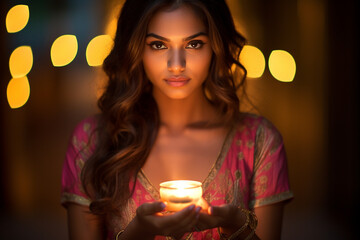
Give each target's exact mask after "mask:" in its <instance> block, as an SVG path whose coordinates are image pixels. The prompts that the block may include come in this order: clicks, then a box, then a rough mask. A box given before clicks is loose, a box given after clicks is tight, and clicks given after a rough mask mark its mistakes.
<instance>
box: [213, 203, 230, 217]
mask: <svg viewBox="0 0 360 240" xmlns="http://www.w3.org/2000/svg"><path fill="white" fill-rule="evenodd" d="M235 211H236V207H233V206H231V205H222V206H211V207H210V208H209V214H210V215H213V216H219V217H227V216H229V215H231V213H232V212H235Z"/></svg>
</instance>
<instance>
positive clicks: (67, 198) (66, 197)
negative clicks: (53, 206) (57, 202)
mask: <svg viewBox="0 0 360 240" xmlns="http://www.w3.org/2000/svg"><path fill="white" fill-rule="evenodd" d="M67 202H73V203H77V204H80V205H84V206H90V203H91V201H90V200H89V199H87V198H84V197H82V196H79V195H76V194H74V193H67V192H64V193H63V194H62V196H61V203H62V204H65V203H67Z"/></svg>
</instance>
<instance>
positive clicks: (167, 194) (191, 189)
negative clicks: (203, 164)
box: [160, 180, 202, 212]
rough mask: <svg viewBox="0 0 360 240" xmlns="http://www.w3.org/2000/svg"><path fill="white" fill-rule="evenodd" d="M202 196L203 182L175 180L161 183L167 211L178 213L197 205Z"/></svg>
mask: <svg viewBox="0 0 360 240" xmlns="http://www.w3.org/2000/svg"><path fill="white" fill-rule="evenodd" d="M201 196H202V187H201V182H197V181H187V180H175V181H168V182H162V183H160V197H161V200H162V201H163V202H165V204H166V210H167V211H170V212H177V211H180V210H181V209H183V208H185V207H187V206H190V205H191V204H195V205H196V204H197V202H198V201H199V200H200V198H201Z"/></svg>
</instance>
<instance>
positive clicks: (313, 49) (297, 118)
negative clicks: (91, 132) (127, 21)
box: [0, 0, 359, 240]
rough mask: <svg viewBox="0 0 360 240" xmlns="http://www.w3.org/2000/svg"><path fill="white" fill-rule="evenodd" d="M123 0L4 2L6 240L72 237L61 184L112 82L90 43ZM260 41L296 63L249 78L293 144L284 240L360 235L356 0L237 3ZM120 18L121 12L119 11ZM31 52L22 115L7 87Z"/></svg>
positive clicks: (251, 35) (236, 10) (0, 185)
mask: <svg viewBox="0 0 360 240" xmlns="http://www.w3.org/2000/svg"><path fill="white" fill-rule="evenodd" d="M122 2H123V1H122V0H117V1H115V0H107V1H100V0H71V1H70V0H53V1H40V0H37V1H31V0H29V1H17V0H14V1H6V0H5V1H1V3H0V11H1V19H0V20H1V21H0V23H1V24H0V29H1V33H0V34H1V35H0V47H1V62H0V159H1V160H0V197H1V198H0V211H1V214H0V238H1V239H8V240H11V239H29V240H32V239H54V240H56V239H59V240H60V239H67V227H66V212H65V210H64V209H63V208H62V207H61V205H60V178H61V168H62V162H63V159H64V156H65V152H66V147H67V143H68V141H69V138H70V135H71V132H72V130H73V127H74V126H75V124H76V123H77V122H78V121H80V120H81V119H82V118H84V117H86V116H88V115H90V114H92V113H94V112H96V111H97V109H96V99H97V97H98V95H99V92H100V91H101V86H102V83H103V81H104V75H103V73H102V71H101V67H90V66H89V65H88V64H87V61H86V58H85V50H86V47H87V44H88V43H89V41H90V40H91V39H92V38H94V37H95V36H97V35H100V34H104V33H105V32H106V31H107V30H106V29H107V26H109V24H110V22H111V20H112V19H113V18H114V17H115V16H116V13H115V14H114V9H118V8H117V6H118V4H119V3H122ZM227 2H228V3H229V5H230V7H231V10H232V12H233V15H234V17H235V20H236V24H237V26H238V27H239V30H241V31H242V32H243V33H244V35H245V36H246V37H247V39H248V41H249V44H251V45H253V46H256V47H258V48H259V49H260V50H261V51H262V52H263V54H264V56H265V59H266V60H267V59H268V57H269V55H270V53H271V51H273V50H277V49H278V50H286V51H288V52H289V53H291V55H292V56H293V57H294V59H295V61H296V68H297V69H296V75H295V78H294V80H293V81H292V82H288V83H284V82H280V81H278V80H276V79H275V78H274V77H273V76H272V75H271V74H270V72H269V68H268V67H267V66H266V69H265V72H264V74H263V75H262V76H261V77H260V78H255V79H249V80H248V92H249V95H250V97H251V99H252V101H253V103H254V104H255V105H256V106H257V108H258V111H259V113H260V114H262V115H264V116H265V117H267V118H268V119H270V120H271V121H272V122H273V123H274V124H275V125H276V126H277V127H278V129H279V130H280V131H281V133H282V134H283V137H284V141H285V146H286V149H287V155H288V164H289V173H290V183H291V187H292V190H293V192H294V194H295V198H294V199H293V201H292V202H291V203H290V204H289V205H287V207H286V212H285V217H284V225H283V226H284V227H283V239H356V237H357V235H358V234H357V229H356V226H355V219H356V218H357V215H356V214H357V212H359V211H358V210H359V209H358V204H357V202H356V201H355V200H356V199H357V198H356V197H357V196H359V177H358V172H357V171H359V157H357V156H358V147H359V140H358V139H359V137H358V130H359V129H358V124H359V117H358V113H359V105H358V103H357V100H358V99H357V98H358V97H357V96H358V94H357V92H358V91H359V83H358V81H359V79H358V77H356V76H358V73H357V72H356V70H357V69H356V67H357V65H358V58H359V55H358V53H359V52H358V50H359V48H358V40H359V38H358V25H357V24H356V19H355V16H356V14H357V3H356V1H355V0H353V1H351V0H344V1H330V0H273V1H261V0H228V1H227ZM17 4H26V5H28V6H29V9H30V18H29V22H28V24H27V26H26V27H25V28H24V29H23V30H21V31H20V32H17V33H8V32H7V31H6V28H5V17H6V15H7V12H8V11H9V10H10V8H11V7H13V6H15V5H17ZM115 11H116V10H115ZM63 34H73V35H76V37H77V40H78V53H77V55H76V57H75V59H74V60H73V61H72V62H71V63H70V64H69V65H67V66H64V67H54V66H53V65H52V62H51V59H50V48H51V45H52V43H53V42H54V40H55V39H56V38H57V37H59V36H60V35H63ZM22 45H27V46H31V48H32V52H33V59H34V63H33V67H32V69H31V71H30V72H29V73H28V75H27V77H28V79H29V84H30V89H31V92H30V97H29V100H28V101H27V102H26V104H25V105H24V106H22V107H20V108H17V109H11V108H10V106H9V104H8V100H7V94H6V89H7V86H8V83H9V81H10V79H11V78H12V77H11V74H10V71H9V57H10V55H11V53H12V51H13V50H14V49H15V48H16V47H18V46H22Z"/></svg>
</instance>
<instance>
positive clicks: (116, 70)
mask: <svg viewBox="0 0 360 240" xmlns="http://www.w3.org/2000/svg"><path fill="white" fill-rule="evenodd" d="M182 4H186V5H188V6H190V7H192V8H193V9H194V10H195V11H196V12H197V13H199V17H201V18H202V19H203V21H204V24H205V26H206V27H207V31H208V36H209V38H210V42H211V46H212V50H213V57H212V62H211V66H210V70H209V71H210V72H209V75H208V78H207V79H206V81H205V83H204V86H203V87H204V91H206V96H207V97H208V100H209V101H210V103H212V104H213V105H214V107H215V108H216V109H218V110H219V111H220V112H219V113H220V116H221V117H222V121H223V122H225V123H228V124H229V123H231V122H233V121H235V120H236V119H237V118H238V117H239V115H240V114H239V98H238V96H237V95H236V91H237V89H238V88H240V87H242V86H243V85H244V80H245V77H246V70H245V68H244V67H243V66H242V65H241V64H240V63H239V61H238V57H239V54H240V52H241V50H242V48H243V46H244V44H245V39H244V37H243V36H242V35H240V34H239V33H238V32H237V31H236V29H235V26H234V23H233V19H232V16H231V13H230V11H229V9H228V6H227V5H226V3H225V1H224V0H127V1H126V2H125V4H124V6H123V8H122V10H121V14H120V17H119V20H118V25H117V32H116V36H115V41H114V47H113V49H112V51H111V52H110V54H109V56H108V57H107V58H106V59H105V61H104V65H103V68H104V71H105V72H106V74H107V76H108V85H107V87H106V90H105V92H104V93H103V95H102V96H101V98H100V99H99V101H98V105H99V108H100V110H101V115H100V117H99V119H98V127H97V131H96V136H97V137H96V139H97V140H96V149H95V152H94V154H93V155H92V157H91V158H90V159H88V161H86V164H85V166H84V168H83V171H82V182H83V186H84V189H85V190H86V192H87V193H88V195H89V196H90V197H91V198H92V203H91V205H90V210H91V211H92V212H93V213H95V214H107V213H115V214H118V215H120V214H121V209H122V207H123V206H124V205H125V204H126V202H127V201H128V199H129V198H130V197H131V195H132V193H133V190H134V188H133V187H131V186H130V183H131V180H136V176H137V173H138V172H139V171H140V169H141V167H142V166H143V165H144V163H145V161H146V159H147V157H148V155H149V153H150V150H151V148H152V146H153V144H154V141H155V139H156V136H157V132H158V129H159V122H160V119H159V113H158V108H157V105H156V102H155V100H154V99H153V97H152V85H151V84H150V82H149V80H148V79H147V77H146V74H145V72H144V69H143V65H142V54H143V49H144V46H145V38H146V34H147V27H148V23H149V22H150V19H151V18H152V17H153V16H154V15H155V14H156V12H157V11H159V10H161V9H169V8H170V9H176V8H177V7H179V6H181V5H182ZM238 74H240V77H238Z"/></svg>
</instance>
